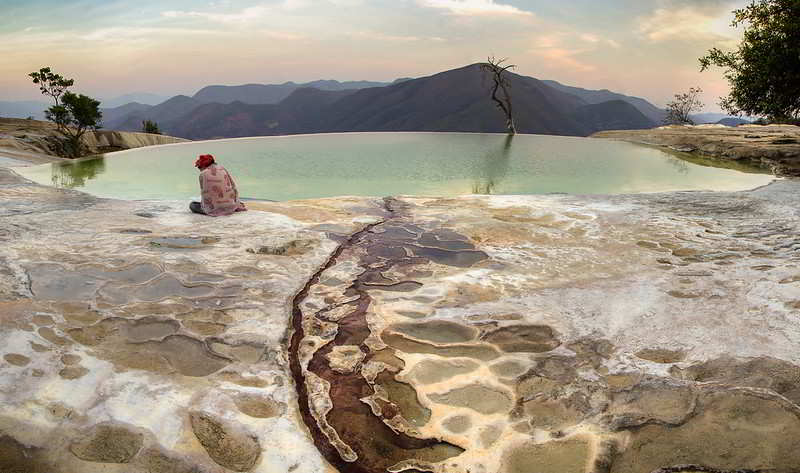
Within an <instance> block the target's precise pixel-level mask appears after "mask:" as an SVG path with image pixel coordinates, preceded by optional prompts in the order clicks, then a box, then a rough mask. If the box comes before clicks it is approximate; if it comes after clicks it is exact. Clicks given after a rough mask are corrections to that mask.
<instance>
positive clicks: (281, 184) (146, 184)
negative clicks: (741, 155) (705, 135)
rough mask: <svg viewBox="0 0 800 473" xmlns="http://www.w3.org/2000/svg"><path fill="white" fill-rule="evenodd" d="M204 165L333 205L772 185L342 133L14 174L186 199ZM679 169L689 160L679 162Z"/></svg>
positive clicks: (271, 195) (113, 193) (196, 146)
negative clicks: (208, 158) (343, 199)
mask: <svg viewBox="0 0 800 473" xmlns="http://www.w3.org/2000/svg"><path fill="white" fill-rule="evenodd" d="M205 153H208V154H213V155H214V156H215V157H216V158H217V161H218V162H219V163H220V164H222V165H223V166H225V167H226V168H227V169H228V170H229V171H230V172H231V174H232V175H233V176H234V178H235V180H236V182H237V184H238V187H239V193H240V195H242V196H243V197H247V198H253V199H272V200H290V199H304V198H316V197H330V196H338V195H360V196H386V195H401V194H415V195H459V194H543V193H552V192H564V193H572V194H620V193H634V192H660V191H674V190H701V189H708V190H743V189H749V188H753V187H757V186H760V185H764V184H766V183H768V182H770V180H771V179H772V176H770V175H768V174H765V173H763V171H758V170H756V169H748V168H745V167H738V168H737V169H727V168H722V167H714V165H724V166H731V165H730V164H725V163H713V162H710V161H702V160H698V159H697V158H691V157H689V156H681V155H677V154H671V153H668V152H665V151H662V150H660V149H656V148H651V147H646V146H639V145H634V144H630V143H624V142H618V141H608V140H600V139H590V138H573V137H563V136H542V135H517V136H515V137H513V138H509V137H507V136H505V135H497V134H466V133H465V134H460V133H345V134H327V135H295V136H281V137H261V138H245V139H232V140H215V141H205V142H193V143H185V144H178V145H166V146H158V147H150V148H139V149H134V150H130V151H124V152H119V153H113V154H109V155H105V156H102V157H99V158H93V159H85V160H80V161H76V162H70V163H65V164H63V163H59V164H52V165H50V164H48V165H44V166H35V167H30V168H24V169H19V172H20V173H21V174H23V175H24V176H26V177H28V178H30V179H32V180H34V181H37V182H39V183H42V184H52V185H55V186H58V187H69V188H77V189H81V190H83V191H85V192H89V193H91V194H94V195H98V196H101V197H113V198H123V199H189V198H192V197H194V196H197V195H198V194H199V187H198V182H197V170H196V169H195V168H194V167H193V163H194V160H195V158H196V156H197V155H198V154H205ZM682 157H683V158H689V159H691V160H692V161H695V162H692V161H687V160H686V159H682Z"/></svg>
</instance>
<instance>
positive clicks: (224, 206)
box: [189, 154, 247, 217]
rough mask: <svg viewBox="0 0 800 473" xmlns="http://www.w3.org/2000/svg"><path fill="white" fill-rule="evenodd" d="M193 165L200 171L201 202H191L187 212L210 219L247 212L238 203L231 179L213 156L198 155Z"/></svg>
mask: <svg viewBox="0 0 800 473" xmlns="http://www.w3.org/2000/svg"><path fill="white" fill-rule="evenodd" d="M194 165H195V167H197V169H199V170H200V199H201V202H192V203H191V204H189V210H191V211H192V212H194V213H198V214H204V215H210V216H212V217H219V216H222V215H230V214H232V213H234V212H242V211H245V210H247V209H246V208H245V206H244V204H243V203H241V202H240V201H239V191H237V190H236V184H235V183H234V182H233V178H232V177H231V175H230V174H228V171H227V170H226V169H225V168H224V167H222V166H220V165H219V164H217V163H216V162H214V156H211V155H210V154H203V155H200V156H199V157H198V158H197V161H195V163H194Z"/></svg>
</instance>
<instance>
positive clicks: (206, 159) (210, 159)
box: [194, 154, 214, 169]
mask: <svg viewBox="0 0 800 473" xmlns="http://www.w3.org/2000/svg"><path fill="white" fill-rule="evenodd" d="M212 164H214V156H211V155H210V154H201V155H200V156H198V157H197V161H195V162H194V166H195V167H196V168H199V169H203V168H204V167H207V166H210V165H212Z"/></svg>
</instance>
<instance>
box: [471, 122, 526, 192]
mask: <svg viewBox="0 0 800 473" xmlns="http://www.w3.org/2000/svg"><path fill="white" fill-rule="evenodd" d="M514 136H515V135H507V136H506V137H505V138H504V139H503V144H502V145H501V147H500V148H499V149H495V150H492V151H489V152H488V153H486V156H484V157H483V163H484V167H483V170H482V172H481V174H482V175H481V176H479V177H478V181H477V182H475V183H474V184H472V193H473V194H494V193H495V192H496V191H497V187H498V185H499V184H500V182H501V181H502V180H503V178H504V177H506V173H507V172H508V163H509V161H510V159H509V158H510V156H511V141H512V140H513V139H514Z"/></svg>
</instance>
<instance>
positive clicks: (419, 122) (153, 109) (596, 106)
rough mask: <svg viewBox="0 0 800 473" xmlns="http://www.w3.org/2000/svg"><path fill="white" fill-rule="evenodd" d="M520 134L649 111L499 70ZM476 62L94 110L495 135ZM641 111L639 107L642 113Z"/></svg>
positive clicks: (126, 126) (493, 111)
mask: <svg viewBox="0 0 800 473" xmlns="http://www.w3.org/2000/svg"><path fill="white" fill-rule="evenodd" d="M508 78H509V82H510V85H511V90H512V98H513V104H514V115H515V121H516V125H517V130H518V131H519V132H520V133H541V134H557V135H572V136H586V135H589V134H591V133H594V132H596V131H601V130H608V129H620V128H625V129H641V128H651V127H653V126H656V124H657V122H656V120H653V119H652V118H650V117H649V116H648V115H650V116H653V117H654V118H658V116H657V112H658V109H657V107H655V106H654V105H652V104H650V103H649V102H647V101H646V100H644V99H640V98H637V97H628V96H625V95H621V94H615V93H613V92H609V91H589V90H585V89H578V88H573V87H568V86H564V85H561V84H559V83H557V82H553V81H540V80H538V79H535V78H532V77H526V76H521V75H518V74H513V73H509V75H508ZM490 82H491V80H490V78H489V77H488V76H487V73H486V72H484V71H483V70H482V69H481V68H480V65H479V64H472V65H469V66H466V67H462V68H458V69H453V70H450V71H445V72H441V73H439V74H434V75H432V76H428V77H422V78H417V79H400V80H397V81H395V82H393V83H390V84H386V83H376V82H336V81H316V82H311V83H306V84H295V83H293V82H287V83H285V84H278V85H259V84H248V85H242V86H210V87H205V88H203V89H201V90H200V91H198V93H197V94H195V95H194V96H192V97H188V96H181V95H179V96H176V97H172V98H171V99H169V100H167V101H165V102H163V103H161V104H158V105H156V106H147V105H144V104H126V105H125V106H123V107H118V108H112V109H106V110H104V126H105V127H106V128H109V129H119V130H138V129H140V128H141V122H142V120H153V121H156V122H157V123H158V125H159V128H160V129H161V130H162V131H163V132H164V133H167V134H171V135H174V136H179V137H184V138H190V139H210V138H223V137H239V136H262V135H285V134H297V133H322V132H346V131H462V132H503V131H504V127H505V121H504V118H503V115H502V113H501V112H500V110H499V109H498V108H497V107H496V106H495V104H494V103H493V102H492V101H491V99H490V94H489V84H490ZM643 111H644V112H646V113H643Z"/></svg>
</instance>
